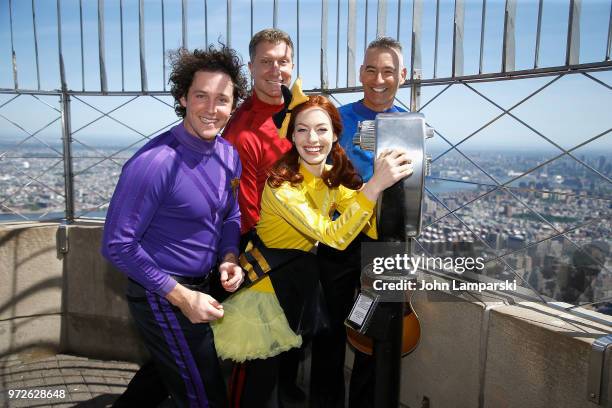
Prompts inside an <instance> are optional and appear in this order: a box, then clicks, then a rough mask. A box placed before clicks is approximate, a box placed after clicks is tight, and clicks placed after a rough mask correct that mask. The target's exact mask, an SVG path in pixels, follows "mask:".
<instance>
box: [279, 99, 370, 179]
mask: <svg viewBox="0 0 612 408" xmlns="http://www.w3.org/2000/svg"><path fill="white" fill-rule="evenodd" d="M310 108H319V109H322V110H324V111H325V112H327V114H328V115H329V117H330V119H331V125H332V128H333V130H334V134H335V135H336V136H338V137H340V135H341V134H342V120H341V119H340V113H339V112H338V109H337V108H336V107H335V106H334V105H333V104H332V103H331V102H330V101H329V100H328V99H327V98H326V97H324V96H321V95H311V96H309V99H308V101H306V102H304V103H302V104H300V105H298V106H296V107H295V108H293V110H292V113H291V118H290V119H289V126H288V128H287V139H288V140H290V141H291V145H292V146H291V149H290V150H289V151H288V152H287V153H285V154H284V155H283V156H282V157H281V158H280V159H278V161H277V162H276V163H275V164H274V165H273V166H272V168H271V169H270V171H269V177H268V184H269V185H270V187H273V188H278V187H280V185H281V184H283V183H284V182H285V181H288V182H290V183H291V185H294V186H295V185H297V184H300V183H301V182H302V181H304V176H302V175H301V174H300V172H299V169H300V162H299V159H300V155H299V153H298V151H297V149H296V147H295V143H294V142H293V130H294V129H295V120H296V118H297V117H298V115H299V114H300V112H303V111H305V110H307V109H310ZM330 156H331V159H332V168H331V169H330V170H324V171H323V173H322V174H321V178H322V179H323V181H324V182H325V184H327V185H328V186H329V187H332V188H334V187H338V186H339V185H343V186H344V187H346V188H350V189H351V190H358V189H360V188H361V186H362V185H363V180H362V178H361V176H360V175H359V173H357V171H356V170H355V167H353V164H352V163H351V161H350V160H349V159H348V157H347V156H346V153H345V152H344V149H343V148H342V147H341V146H340V143H338V141H337V140H336V141H335V142H334V143H333V144H332V149H331V152H330Z"/></svg>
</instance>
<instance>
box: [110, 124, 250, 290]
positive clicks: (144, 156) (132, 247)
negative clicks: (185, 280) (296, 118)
mask: <svg viewBox="0 0 612 408" xmlns="http://www.w3.org/2000/svg"><path fill="white" fill-rule="evenodd" d="M240 173H241V165H240V159H239V157H238V154H237V152H236V150H235V149H234V148H233V147H232V146H231V145H230V144H229V143H228V142H227V141H226V140H224V139H223V138H221V137H220V136H217V137H216V138H215V139H214V140H213V141H205V140H203V139H200V138H197V137H195V136H192V135H190V134H189V133H187V131H186V130H185V128H184V126H183V124H180V125H177V126H175V127H173V128H172V129H170V130H169V131H167V132H165V133H162V134H161V135H159V136H157V137H155V138H154V139H152V140H151V141H150V142H148V143H147V144H146V145H145V146H143V147H142V148H141V149H140V150H139V151H138V152H136V154H135V155H134V156H133V157H132V158H131V159H130V160H128V161H127V162H126V163H125V165H124V166H123V171H122V173H121V177H120V178H119V183H118V184H117V187H116V189H115V193H114V194H113V198H112V200H111V202H110V206H109V209H108V213H107V216H106V223H105V225H104V237H103V242H102V254H103V255H104V257H105V258H107V259H108V260H109V261H110V262H111V263H112V264H113V265H115V266H116V267H117V268H118V269H120V270H121V271H122V272H124V273H126V274H127V275H128V276H129V277H130V278H132V279H134V280H135V281H137V282H138V283H140V284H141V285H142V286H144V287H145V288H146V289H147V290H149V291H152V292H155V293H157V294H159V295H161V296H165V295H166V294H168V292H170V291H171V290H172V289H173V288H174V286H175V285H176V281H175V280H174V279H173V278H172V275H178V276H188V277H200V276H205V275H206V274H207V273H209V271H210V269H211V268H212V267H213V266H214V265H215V264H216V263H217V261H218V260H220V259H222V258H223V257H224V256H225V255H226V254H228V253H230V252H233V253H235V254H238V241H239V237H240V210H239V208H238V201H237V197H236V196H237V194H238V190H237V187H238V180H239V178H240Z"/></svg>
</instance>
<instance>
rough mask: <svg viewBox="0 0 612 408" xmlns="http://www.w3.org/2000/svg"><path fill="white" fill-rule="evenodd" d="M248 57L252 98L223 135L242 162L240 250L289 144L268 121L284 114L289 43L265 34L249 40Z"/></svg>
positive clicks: (289, 68)
mask: <svg viewBox="0 0 612 408" xmlns="http://www.w3.org/2000/svg"><path fill="white" fill-rule="evenodd" d="M249 56H250V59H251V61H250V62H249V65H248V66H249V71H251V78H252V81H253V90H252V91H253V92H252V94H251V96H249V97H248V98H247V99H246V100H245V101H244V102H243V103H242V105H240V107H239V108H238V109H237V110H236V112H234V114H233V115H232V118H231V120H230V122H229V123H228V125H227V126H226V127H225V130H224V131H223V137H224V138H225V139H226V140H228V141H229V142H230V143H232V144H233V145H234V147H235V148H236V149H237V150H238V154H239V155H240V160H241V161H242V176H241V178H240V195H239V197H238V203H239V205H240V213H241V214H242V218H241V228H240V229H241V231H240V233H241V234H242V236H243V239H242V241H241V243H242V244H243V246H244V245H246V243H247V242H248V233H249V232H250V231H251V230H252V229H253V227H254V226H255V224H257V221H259V211H260V209H261V206H260V201H261V193H262V192H263V188H264V184H265V182H266V179H267V178H268V169H269V168H270V167H271V166H272V165H273V164H274V163H275V162H276V161H277V160H278V159H279V158H280V157H281V156H282V155H283V154H284V153H285V152H286V151H288V150H289V149H290V148H291V143H290V142H289V141H288V140H287V139H285V138H280V137H279V136H278V133H277V129H276V126H275V125H274V122H273V121H272V115H274V114H275V113H276V112H278V111H280V110H281V109H282V108H283V94H282V92H281V85H286V86H289V84H290V83H291V73H292V71H293V42H292V41H291V38H290V37H289V35H287V34H286V33H285V32H283V31H280V30H277V29H265V30H262V31H260V32H258V33H257V34H255V35H254V36H253V38H252V39H251V42H250V43H249Z"/></svg>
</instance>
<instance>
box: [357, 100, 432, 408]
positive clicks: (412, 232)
mask: <svg viewBox="0 0 612 408" xmlns="http://www.w3.org/2000/svg"><path fill="white" fill-rule="evenodd" d="M433 134H434V130H433V128H431V127H429V126H427V125H426V124H425V117H424V116H423V114H421V113H412V112H406V113H380V114H378V115H377V116H376V119H375V120H371V121H363V122H361V123H360V124H359V128H358V131H357V133H356V134H355V136H354V137H353V143H354V144H355V145H358V146H360V147H361V149H363V150H367V151H371V152H373V153H374V157H377V156H378V154H379V153H380V152H382V151H383V150H385V149H395V148H401V149H404V150H406V151H407V152H408V156H409V157H410V159H411V160H412V166H413V174H412V175H411V176H410V177H407V178H405V179H403V180H400V181H399V182H397V183H396V184H394V185H393V186H391V187H389V188H388V189H386V190H385V191H384V192H383V194H381V195H380V196H379V198H378V202H377V205H376V208H377V210H376V211H377V212H376V215H377V223H378V224H377V228H378V237H379V242H383V243H385V242H386V243H405V245H401V247H402V248H403V249H404V251H405V253H407V254H408V255H410V256H412V255H413V254H412V252H413V251H412V246H413V240H414V238H416V237H417V236H418V235H419V234H420V232H421V213H422V200H423V191H424V181H425V176H426V175H428V174H429V167H430V163H431V159H430V158H429V157H428V156H426V154H425V139H428V138H430V137H432V136H433ZM378 245H380V244H378ZM396 247H397V246H396ZM362 251H364V248H363V247H362ZM362 259H364V255H363V254H362ZM369 266H370V267H368V265H366V267H365V268H364V269H363V270H362V277H361V282H362V288H361V292H360V293H359V295H358V297H357V299H356V301H355V304H354V305H353V309H352V310H351V313H350V314H349V316H348V318H347V319H346V321H345V324H346V326H347V327H348V329H347V332H348V333H347V334H348V338H349V342H350V343H351V344H352V345H353V346H354V347H355V348H357V349H358V350H359V351H362V352H365V353H372V354H373V355H374V359H375V375H376V377H375V378H376V386H375V392H374V406H376V407H377V408H386V407H393V408H395V407H397V406H398V403H399V390H400V378H401V370H400V361H401V357H402V355H405V354H407V353H409V352H410V351H412V350H413V349H414V348H415V347H416V344H417V343H418V339H419V337H420V326H419V323H418V319H417V317H416V314H415V313H414V312H413V310H412V307H411V306H410V297H411V293H409V292H410V291H409V290H407V291H402V292H401V296H400V299H398V298H397V293H394V295H393V296H391V297H389V296H386V294H385V293H384V291H383V292H382V293H381V292H378V291H376V290H374V289H373V287H372V282H374V281H375V280H379V281H382V282H387V283H394V284H395V287H398V286H397V285H398V284H400V285H403V286H401V287H409V285H407V284H406V282H410V281H412V282H414V283H416V282H415V281H416V275H414V274H408V273H402V272H401V271H400V272H398V271H395V272H394V273H383V274H374V273H373V272H372V268H371V265H369ZM404 300H406V301H404Z"/></svg>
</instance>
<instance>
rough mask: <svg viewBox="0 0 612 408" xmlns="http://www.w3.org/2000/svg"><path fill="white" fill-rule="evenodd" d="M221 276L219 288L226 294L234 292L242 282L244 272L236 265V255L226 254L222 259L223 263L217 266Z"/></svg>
mask: <svg viewBox="0 0 612 408" xmlns="http://www.w3.org/2000/svg"><path fill="white" fill-rule="evenodd" d="M219 272H220V275H221V286H223V289H225V290H226V291H228V292H235V291H236V290H237V289H238V288H239V287H240V285H241V284H242V281H243V280H244V271H243V270H242V268H241V267H240V265H238V261H237V259H236V255H234V254H231V253H230V254H227V255H225V256H224V257H223V263H221V265H219Z"/></svg>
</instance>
